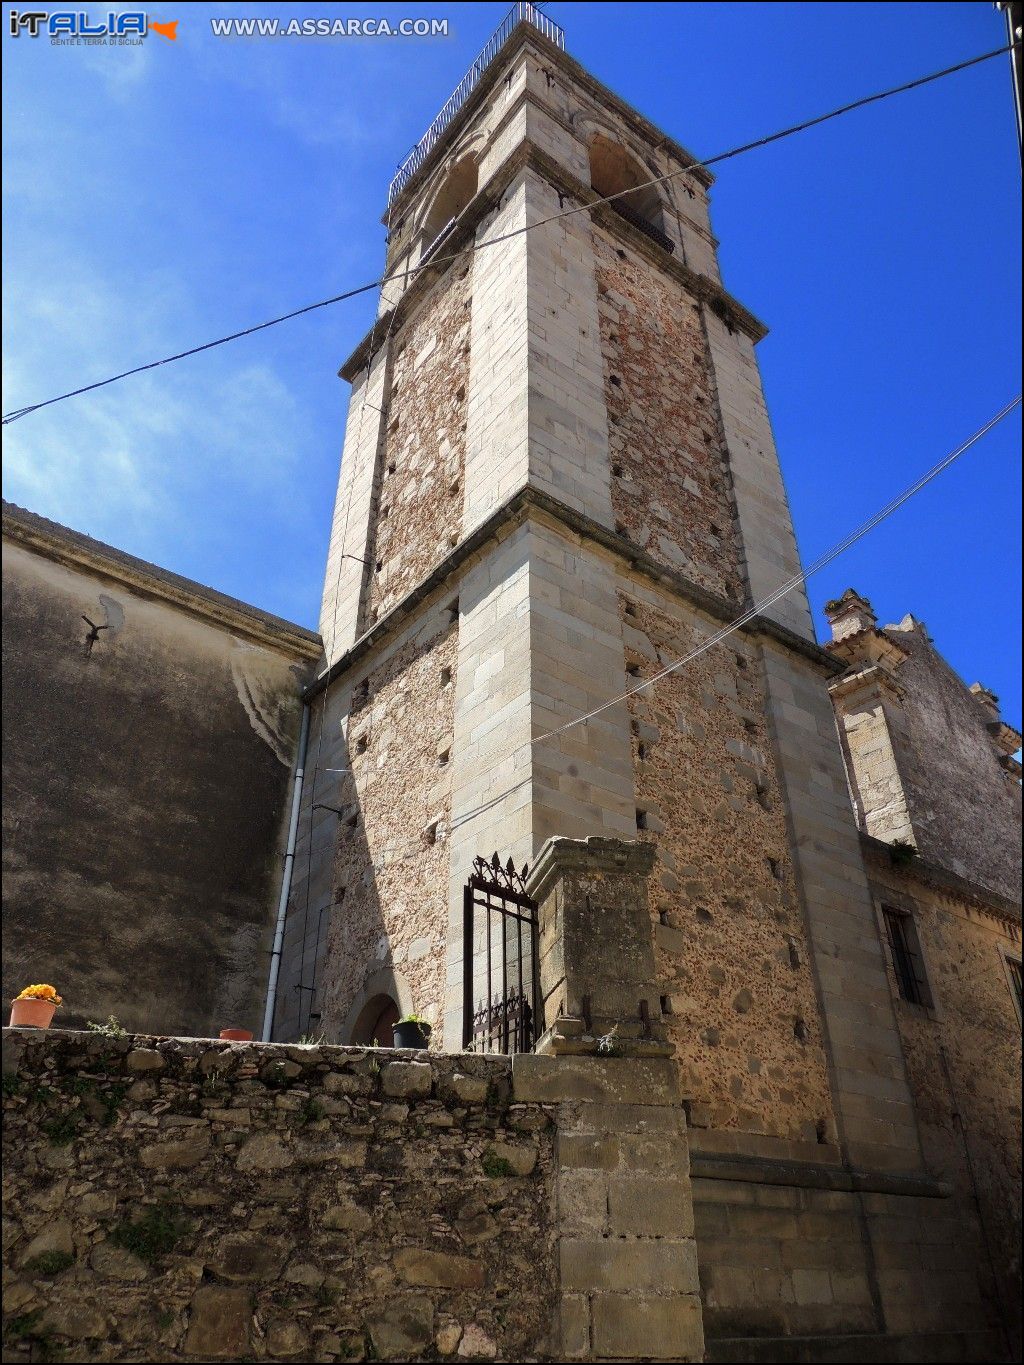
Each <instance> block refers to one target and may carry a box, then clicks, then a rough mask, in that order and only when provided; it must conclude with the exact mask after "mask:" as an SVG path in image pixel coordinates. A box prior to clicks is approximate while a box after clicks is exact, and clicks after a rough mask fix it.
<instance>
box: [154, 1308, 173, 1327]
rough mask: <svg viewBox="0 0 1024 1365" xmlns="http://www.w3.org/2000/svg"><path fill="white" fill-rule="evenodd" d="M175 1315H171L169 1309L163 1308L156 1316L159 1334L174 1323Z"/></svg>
mask: <svg viewBox="0 0 1024 1365" xmlns="http://www.w3.org/2000/svg"><path fill="white" fill-rule="evenodd" d="M176 1316H177V1314H175V1313H172V1312H171V1310H170V1309H169V1308H164V1309H162V1310H161V1312H159V1313H157V1315H156V1325H157V1327H159V1329H160V1331H161V1332H166V1331H167V1329H168V1327H171V1326H172V1325H173V1323H174V1320H175V1318H176Z"/></svg>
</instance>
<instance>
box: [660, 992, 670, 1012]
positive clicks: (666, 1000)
mask: <svg viewBox="0 0 1024 1365" xmlns="http://www.w3.org/2000/svg"><path fill="white" fill-rule="evenodd" d="M658 1003H659V1004H660V1005H661V1012H662V1014H671V1013H672V997H671V996H670V995H663V996H660V997H659V1002H658Z"/></svg>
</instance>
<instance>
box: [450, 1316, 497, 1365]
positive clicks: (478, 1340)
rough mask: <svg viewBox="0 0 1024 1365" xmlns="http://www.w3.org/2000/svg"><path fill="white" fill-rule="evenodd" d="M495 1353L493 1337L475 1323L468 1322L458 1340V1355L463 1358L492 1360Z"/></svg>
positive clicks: (495, 1347)
mask: <svg viewBox="0 0 1024 1365" xmlns="http://www.w3.org/2000/svg"><path fill="white" fill-rule="evenodd" d="M497 1354H498V1348H497V1345H496V1344H495V1342H494V1339H493V1337H490V1336H488V1334H487V1333H486V1332H485V1331H484V1329H483V1328H482V1327H480V1326H479V1325H478V1324H477V1323H475V1322H471V1323H468V1324H467V1326H466V1329H465V1331H464V1332H463V1333H462V1340H461V1341H460V1342H459V1349H458V1355H459V1356H461V1357H462V1358H463V1359H465V1360H493V1359H494V1357H495V1356H496V1355H497Z"/></svg>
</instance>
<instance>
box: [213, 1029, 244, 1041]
mask: <svg viewBox="0 0 1024 1365" xmlns="http://www.w3.org/2000/svg"><path fill="white" fill-rule="evenodd" d="M220 1036H221V1037H222V1038H224V1039H226V1040H227V1042H229V1043H251V1042H252V1034H251V1033H250V1032H249V1030H248V1029H247V1028H222V1029H221V1031H220Z"/></svg>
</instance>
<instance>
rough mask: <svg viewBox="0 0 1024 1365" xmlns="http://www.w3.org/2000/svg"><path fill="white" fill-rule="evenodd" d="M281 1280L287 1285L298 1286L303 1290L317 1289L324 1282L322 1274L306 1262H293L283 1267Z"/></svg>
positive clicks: (316, 1267) (317, 1268)
mask: <svg viewBox="0 0 1024 1365" xmlns="http://www.w3.org/2000/svg"><path fill="white" fill-rule="evenodd" d="M282 1279H285V1280H287V1281H288V1283H289V1284H300V1285H302V1287H303V1288H304V1289H313V1290H316V1289H319V1288H320V1286H321V1285H322V1284H323V1282H324V1272H323V1271H322V1270H321V1269H319V1267H318V1266H315V1265H311V1264H310V1263H309V1262H308V1261H293V1262H292V1263H291V1264H290V1265H288V1266H286V1267H285V1270H284V1274H283V1275H282Z"/></svg>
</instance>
